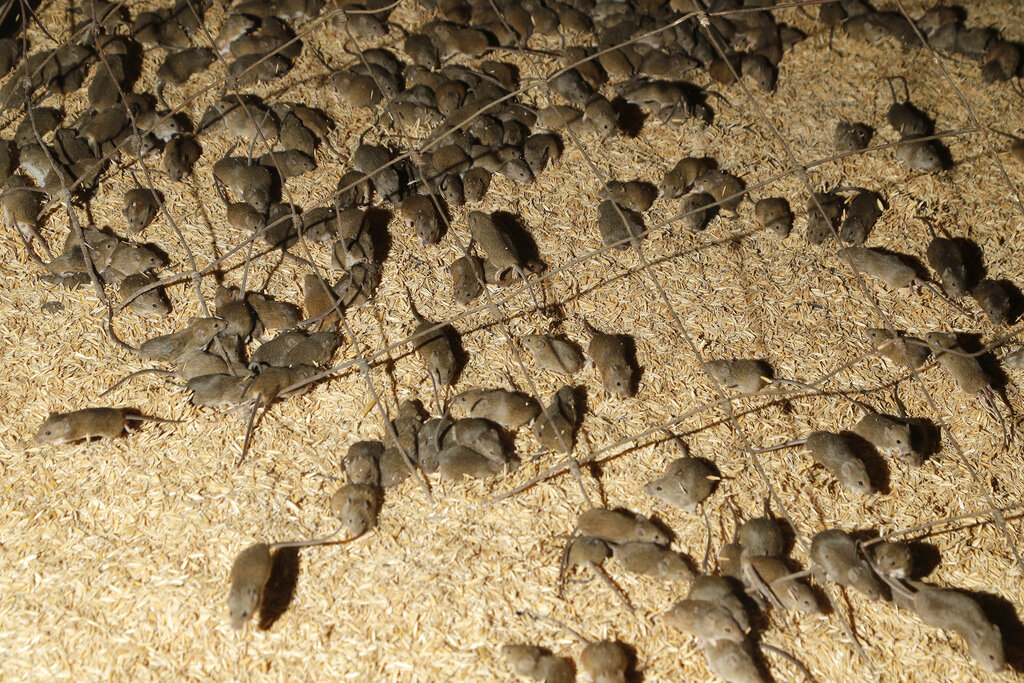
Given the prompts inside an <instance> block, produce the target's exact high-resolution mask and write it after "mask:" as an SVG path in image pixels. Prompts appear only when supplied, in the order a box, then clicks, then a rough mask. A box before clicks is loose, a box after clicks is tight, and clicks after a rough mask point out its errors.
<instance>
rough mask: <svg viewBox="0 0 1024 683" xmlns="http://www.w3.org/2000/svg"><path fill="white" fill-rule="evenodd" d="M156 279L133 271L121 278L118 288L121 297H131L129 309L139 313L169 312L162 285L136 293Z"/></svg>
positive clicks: (157, 313) (161, 313) (159, 313)
mask: <svg viewBox="0 0 1024 683" xmlns="http://www.w3.org/2000/svg"><path fill="white" fill-rule="evenodd" d="M156 281H157V280H156V278H155V277H153V276H152V275H149V274H147V273H134V274H132V275H129V276H127V277H125V279H123V280H121V284H120V285H119V286H118V290H119V291H120V293H121V297H122V298H123V299H125V300H126V301H127V300H128V299H131V303H130V304H128V308H129V309H130V310H131V311H134V312H135V313H138V314H139V315H155V316H164V315H167V314H168V313H170V312H171V305H170V304H169V303H168V302H167V296H166V295H165V294H164V290H163V288H162V287H157V288H155V289H150V290H148V291H146V292H143V293H142V294H136V293H137V292H138V291H139V290H140V289H143V288H145V287H149V286H150V285H152V284H153V283H155V282H156ZM132 297H134V298H132Z"/></svg>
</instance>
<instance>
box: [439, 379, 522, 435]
mask: <svg viewBox="0 0 1024 683" xmlns="http://www.w3.org/2000/svg"><path fill="white" fill-rule="evenodd" d="M452 405H453V406H455V407H458V408H461V409H462V410H465V411H466V412H467V413H468V414H469V415H470V417H475V418H484V419H486V420H490V421H491V422H494V423H495V424H498V425H501V426H502V427H510V428H512V429H515V428H517V427H522V426H524V425H527V424H529V423H531V422H533V420H534V418H536V417H537V415H538V414H539V413H540V405H539V404H538V403H537V401H536V400H535V399H534V398H533V397H532V396H527V395H526V394H522V393H520V392H518V391H507V390H505V389H470V390H468V391H464V392H462V393H460V394H459V395H458V396H456V397H455V398H453V399H452Z"/></svg>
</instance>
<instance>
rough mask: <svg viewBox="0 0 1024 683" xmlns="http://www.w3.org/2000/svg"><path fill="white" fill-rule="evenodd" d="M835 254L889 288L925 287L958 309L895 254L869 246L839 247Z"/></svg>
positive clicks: (958, 308)
mask: <svg viewBox="0 0 1024 683" xmlns="http://www.w3.org/2000/svg"><path fill="white" fill-rule="evenodd" d="M837 255H838V256H839V257H840V258H842V259H848V260H849V261H850V263H852V265H853V267H854V268H856V269H857V270H858V271H860V272H862V273H864V274H866V275H869V276H871V277H873V278H875V279H877V280H881V281H882V282H883V283H885V285H886V286H887V287H889V288H891V289H902V288H903V287H910V288H911V289H917V288H921V287H923V288H926V289H929V290H931V291H932V292H933V293H935V295H936V296H938V297H939V298H940V299H941V300H942V301H944V302H946V303H948V304H950V305H951V306H953V307H954V308H956V309H957V310H962V309H960V307H959V306H957V305H956V303H955V302H953V301H952V300H951V299H949V298H947V297H946V295H945V294H943V293H942V291H941V290H939V289H938V288H937V287H935V285H933V284H932V283H930V282H926V281H924V280H922V279H920V278H918V277H917V272H916V271H915V270H914V269H913V268H912V267H910V266H908V265H907V264H906V263H904V262H903V260H902V259H901V258H900V257H899V256H898V255H896V254H888V253H885V252H883V251H879V250H877V249H872V248H869V247H846V248H845V249H840V250H839V251H838V252H837Z"/></svg>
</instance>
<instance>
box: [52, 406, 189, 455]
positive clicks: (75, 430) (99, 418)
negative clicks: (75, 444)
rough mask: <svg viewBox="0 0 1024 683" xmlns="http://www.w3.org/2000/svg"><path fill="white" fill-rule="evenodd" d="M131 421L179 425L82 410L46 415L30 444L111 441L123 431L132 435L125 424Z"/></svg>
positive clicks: (115, 410)
mask: <svg viewBox="0 0 1024 683" xmlns="http://www.w3.org/2000/svg"><path fill="white" fill-rule="evenodd" d="M132 421H142V422H164V423H177V422H180V420H164V419H162V418H158V417H146V416H144V415H136V414H134V413H129V412H127V411H126V410H125V409H123V408H82V409H81V410H74V411H72V412H70V413H50V415H49V417H47V418H46V420H45V421H44V422H43V424H42V425H41V426H40V427H39V429H38V430H36V433H35V434H34V435H33V436H32V441H33V442H35V443H37V444H39V445H43V444H47V443H52V444H54V445H57V446H59V445H62V444H66V443H71V442H72V441H79V440H81V439H85V440H86V441H89V440H91V439H92V438H93V437H100V438H102V437H107V438H110V439H112V438H114V437H115V436H120V435H121V434H122V433H123V432H125V431H132V430H131V429H130V428H129V427H128V422H132Z"/></svg>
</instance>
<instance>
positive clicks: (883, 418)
mask: <svg viewBox="0 0 1024 683" xmlns="http://www.w3.org/2000/svg"><path fill="white" fill-rule="evenodd" d="M853 432H854V433H855V434H857V435H858V436H860V437H861V438H863V439H866V440H868V441H870V442H871V445H872V446H874V447H875V448H877V449H878V450H879V451H880V452H882V453H888V454H890V455H893V456H895V457H897V458H899V459H900V460H903V461H904V462H906V463H907V464H909V465H915V466H916V465H920V464H921V462H922V458H923V456H922V455H921V453H919V452H917V451H916V450H915V449H914V444H913V435H912V434H911V430H910V425H909V424H908V423H907V422H905V421H903V420H899V419H896V418H893V417H889V416H888V415H881V414H879V413H867V414H866V415H864V417H862V418H861V419H860V421H859V422H858V423H857V424H856V425H855V426H854V428H853Z"/></svg>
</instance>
